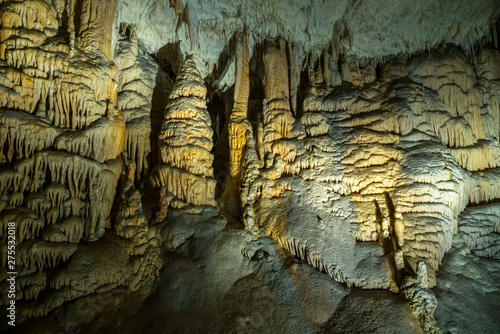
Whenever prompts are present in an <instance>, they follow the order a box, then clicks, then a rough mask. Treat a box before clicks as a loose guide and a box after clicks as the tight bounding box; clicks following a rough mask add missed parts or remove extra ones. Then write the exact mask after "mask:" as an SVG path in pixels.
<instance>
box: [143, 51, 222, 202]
mask: <svg viewBox="0 0 500 334" xmlns="http://www.w3.org/2000/svg"><path fill="white" fill-rule="evenodd" d="M206 94H207V89H206V87H205V85H204V84H203V80H202V79H201V77H200V74H199V72H198V70H197V69H196V64H195V63H194V61H193V59H192V58H191V57H187V58H186V60H185V61H184V65H183V67H182V70H181V73H180V74H179V77H178V78H177V81H176V83H175V85H174V87H173V89H172V92H171V93H170V96H169V103H168V105H167V109H166V110H165V119H164V121H163V124H162V128H161V132H160V138H159V145H158V146H159V156H160V159H161V162H162V164H161V165H159V166H156V168H155V170H154V171H153V177H152V182H153V184H154V185H155V186H157V187H162V186H164V187H166V188H167V191H168V192H169V193H171V194H172V195H173V196H174V198H173V200H172V202H171V203H170V205H171V206H172V207H174V208H181V207H183V206H184V205H185V204H192V205H195V206H200V205H211V206H214V205H215V199H214V195H215V194H214V192H215V180H214V179H213V178H212V176H213V169H212V162H213V155H212V154H211V153H210V150H211V149H212V146H213V144H212V135H213V131H212V129H211V128H210V125H211V121H210V116H209V115H208V112H207V111H206V101H205V99H206Z"/></svg>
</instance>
